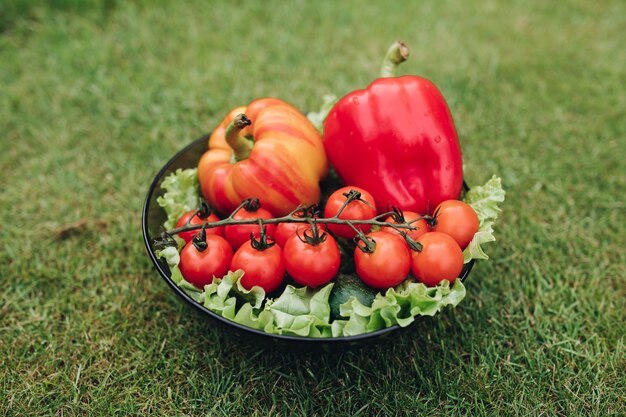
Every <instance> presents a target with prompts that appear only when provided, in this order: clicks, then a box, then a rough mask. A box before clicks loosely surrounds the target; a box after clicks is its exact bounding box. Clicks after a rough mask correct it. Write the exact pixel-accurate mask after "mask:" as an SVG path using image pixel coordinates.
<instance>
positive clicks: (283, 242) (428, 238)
mask: <svg viewBox="0 0 626 417" xmlns="http://www.w3.org/2000/svg"><path fill="white" fill-rule="evenodd" d="M355 197H356V198H355ZM303 215H304V214H295V215H294V216H300V217H301V216H303ZM376 216H377V212H376V205H375V202H374V198H373V197H372V195H371V194H370V193H369V192H367V191H366V190H364V189H361V188H358V187H352V186H350V187H344V188H341V189H339V190H337V191H335V192H334V193H333V194H332V195H331V196H330V197H329V198H328V201H327V202H326V205H325V208H324V219H331V218H336V219H340V220H346V221H348V222H324V221H323V220H324V219H319V220H320V222H319V223H318V222H317V221H316V220H315V219H314V218H310V217H309V221H308V222H293V223H291V222H280V223H278V224H273V223H261V224H232V225H226V226H218V227H210V228H203V229H201V231H200V232H198V230H189V231H184V232H181V233H179V237H180V238H182V239H184V240H185V242H186V244H185V246H184V248H183V249H182V251H181V253H180V264H179V268H180V271H181V273H182V275H183V277H184V278H185V279H186V280H187V281H189V282H190V283H192V284H193V285H195V286H197V287H199V288H202V287H203V286H204V285H207V284H210V283H211V282H212V280H213V276H216V277H222V276H224V275H225V274H226V273H227V272H228V271H229V270H231V271H236V270H239V269H241V270H243V271H244V275H243V277H242V279H241V284H242V286H243V287H244V288H246V289H251V288H252V287H254V286H260V287H262V288H263V289H264V290H265V292H266V293H271V292H273V291H275V290H276V289H278V288H279V287H280V286H281V284H282V283H283V280H284V278H285V274H289V276H290V277H291V278H292V279H293V280H294V281H296V282H297V283H299V284H301V285H306V286H309V287H319V286H321V285H324V284H326V283H328V282H329V281H331V280H332V279H333V277H335V276H336V274H337V272H338V271H339V267H340V263H341V255H340V250H339V246H338V245H337V241H336V239H335V238H336V237H337V238H344V239H355V241H356V242H357V247H356V248H355V249H354V264H355V268H356V273H357V275H358V276H359V277H360V278H361V280H362V281H363V282H364V283H365V284H367V285H368V286H370V287H373V288H376V289H380V290H384V289H387V288H390V287H394V286H396V285H398V284H400V283H401V282H402V281H404V280H405V279H406V278H407V276H408V274H409V272H412V273H413V275H414V276H415V278H416V279H417V280H418V281H420V282H423V283H424V284H426V285H427V286H435V285H437V284H438V283H439V282H441V281H442V280H444V279H445V280H448V281H450V282H452V281H454V280H455V279H456V277H458V276H459V274H460V273H461V270H462V268H463V254H462V250H463V249H464V248H465V247H466V246H467V245H468V244H469V242H470V241H471V240H472V238H473V236H474V234H475V233H476V232H477V231H478V227H479V221H478V217H477V215H476V213H475V211H474V210H473V209H472V208H471V207H470V206H469V205H468V204H466V203H464V202H462V201H459V200H448V201H444V202H443V203H441V204H440V205H439V206H438V207H437V208H436V209H435V211H434V215H433V216H432V217H431V216H423V215H420V214H418V213H414V212H408V211H405V212H402V211H400V210H395V211H394V213H393V214H391V215H390V216H389V217H387V218H386V219H385V220H384V221H385V222H386V223H389V224H390V226H384V227H381V228H380V230H377V231H371V228H372V225H371V224H359V223H358V221H363V220H372V219H375V218H376ZM272 218H274V217H273V215H272V213H270V212H269V211H268V210H266V209H264V208H262V207H260V206H259V205H258V204H250V205H246V206H244V207H243V208H241V209H240V210H238V211H237V212H236V213H235V214H234V215H232V217H231V219H232V220H250V219H261V221H263V220H269V219H272ZM219 220H220V219H219V218H218V217H217V216H216V215H215V214H210V215H205V216H203V215H202V214H201V212H198V211H189V212H187V213H185V214H184V215H183V216H182V217H181V218H180V219H179V220H178V223H177V225H176V226H177V227H182V226H185V225H189V224H198V225H199V224H205V223H211V222H216V221H219ZM353 222H354V223H353ZM398 225H399V226H398ZM407 225H410V226H411V228H408V227H407ZM261 226H262V227H263V230H262V229H261ZM394 226H396V227H394Z"/></svg>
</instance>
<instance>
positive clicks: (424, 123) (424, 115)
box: [324, 43, 463, 214]
mask: <svg viewBox="0 0 626 417" xmlns="http://www.w3.org/2000/svg"><path fill="white" fill-rule="evenodd" d="M407 56H408V50H407V49H406V47H405V46H404V45H403V44H401V43H396V44H394V46H392V48H391V49H390V50H389V52H388V54H387V57H386V59H385V63H384V66H383V74H389V75H390V74H392V73H393V70H394V69H395V67H396V66H397V64H399V63H400V62H402V61H404V60H405V59H406V57H407ZM324 147H325V148H326V153H327V154H328V157H329V159H330V161H331V162H332V164H333V165H334V166H335V170H336V171H337V173H338V174H339V176H340V177H341V179H342V180H343V181H344V182H345V183H346V185H355V186H357V187H362V188H364V189H366V190H368V191H369V192H370V193H371V194H372V195H373V196H374V198H375V200H376V205H377V208H378V210H379V211H383V210H385V209H386V208H387V206H388V204H393V205H396V206H399V207H400V208H402V209H403V210H408V211H416V212H418V213H421V214H432V210H434V209H435V207H437V205H439V203H441V202H442V201H444V200H449V199H456V198H458V197H459V195H460V193H461V189H462V187H463V166H462V160H461V147H460V145H459V140H458V137H457V133H456V129H455V127H454V122H453V120H452V116H451V114H450V111H449V110H448V106H447V105H446V102H445V100H444V98H443V96H442V95H441V93H440V92H439V90H438V89H437V87H436V86H435V85H434V84H433V83H432V82H430V81H429V80H427V79H425V78H421V77H417V76H403V77H397V78H396V77H384V78H379V79H377V80H375V81H374V82H372V83H371V84H370V85H369V87H367V88H366V89H365V90H357V91H354V92H352V93H350V94H348V95H346V96H345V97H343V98H341V99H340V100H339V101H338V102H337V103H336V104H335V105H334V107H333V108H332V109H331V110H330V112H329V113H328V116H327V117H326V120H325V121H324Z"/></svg>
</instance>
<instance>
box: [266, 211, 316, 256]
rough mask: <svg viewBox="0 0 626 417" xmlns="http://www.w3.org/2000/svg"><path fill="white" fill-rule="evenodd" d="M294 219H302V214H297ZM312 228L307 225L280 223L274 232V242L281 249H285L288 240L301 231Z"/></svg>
mask: <svg viewBox="0 0 626 417" xmlns="http://www.w3.org/2000/svg"><path fill="white" fill-rule="evenodd" d="M293 217H302V214H301V213H296V214H295V215H294V216H293ZM307 227H310V226H309V225H308V224H307V223H279V224H278V225H277V226H276V231H275V232H274V240H275V241H276V243H277V244H278V246H280V247H281V248H284V247H285V244H286V243H287V240H289V238H290V237H291V236H293V235H294V234H296V232H298V231H299V230H304V229H306V228H307Z"/></svg>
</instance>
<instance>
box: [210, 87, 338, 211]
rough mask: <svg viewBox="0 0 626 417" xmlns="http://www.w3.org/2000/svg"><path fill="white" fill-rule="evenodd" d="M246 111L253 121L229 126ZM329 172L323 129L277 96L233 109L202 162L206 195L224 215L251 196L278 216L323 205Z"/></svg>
mask: <svg viewBox="0 0 626 417" xmlns="http://www.w3.org/2000/svg"><path fill="white" fill-rule="evenodd" d="M242 113H244V114H245V115H246V116H247V119H249V123H251V124H250V125H248V126H246V127H243V128H239V129H234V130H232V129H231V130H229V126H230V128H232V125H231V124H232V123H233V121H234V120H235V119H236V117H237V116H238V115H239V114H242ZM229 132H230V133H229ZM242 149H243V150H242ZM238 159H239V160H238ZM327 172H328V160H327V158H326V154H325V152H324V145H323V143H322V139H321V136H320V133H319V132H318V131H317V129H316V128H315V127H314V126H313V125H312V124H311V122H309V120H308V119H307V118H306V117H305V116H304V115H303V114H302V113H301V112H300V111H298V110H297V109H296V108H295V107H293V106H291V105H290V104H287V103H285V102H284V101H281V100H278V99H275V98H263V99H258V100H255V101H253V102H251V103H250V104H249V105H248V106H247V107H239V108H236V109H234V110H232V111H231V112H230V113H228V115H226V117H225V118H224V119H223V120H222V122H221V123H220V124H219V125H218V126H217V128H216V129H215V130H214V131H213V133H212V134H211V136H210V138H209V150H208V151H207V152H205V153H204V155H203V156H202V157H201V159H200V161H199V163H198V179H199V181H200V188H201V191H202V194H203V195H204V197H205V198H206V199H207V201H208V202H209V204H210V205H211V206H212V207H214V208H216V209H218V210H220V211H222V212H224V213H230V212H231V211H232V210H234V209H235V208H236V207H237V206H239V204H240V203H241V202H242V200H244V199H246V198H258V199H259V200H260V201H261V204H262V206H263V207H264V208H266V209H267V210H269V211H270V212H272V213H273V214H274V215H277V216H282V215H286V214H288V213H289V212H291V211H292V210H294V209H295V208H296V207H297V206H298V205H300V204H306V205H310V204H314V203H317V202H319V199H320V187H319V182H320V180H321V179H323V178H324V176H326V174H327Z"/></svg>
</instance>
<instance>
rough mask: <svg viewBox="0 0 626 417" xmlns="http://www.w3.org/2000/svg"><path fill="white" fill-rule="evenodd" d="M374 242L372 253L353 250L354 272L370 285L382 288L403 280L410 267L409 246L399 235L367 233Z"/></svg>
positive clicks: (357, 249) (393, 285)
mask: <svg viewBox="0 0 626 417" xmlns="http://www.w3.org/2000/svg"><path fill="white" fill-rule="evenodd" d="M367 236H368V237H370V238H371V239H373V240H374V241H375V242H376V248H375V249H374V252H372V253H366V252H363V251H362V250H361V249H359V248H356V249H355V250H354V263H355V265H356V273H357V275H358V276H359V278H361V280H362V281H363V282H364V283H365V284H367V285H369V286H370V287H373V288H376V289H379V290H384V289H387V288H391V287H395V286H396V285H398V284H400V283H401V282H402V281H404V280H405V278H406V277H407V275H408V274H409V270H410V269H411V254H410V253H409V248H408V246H407V244H406V242H405V241H404V239H402V238H401V237H400V236H399V235H394V234H391V233H387V232H382V231H379V232H372V233H369V234H368V235H367Z"/></svg>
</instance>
